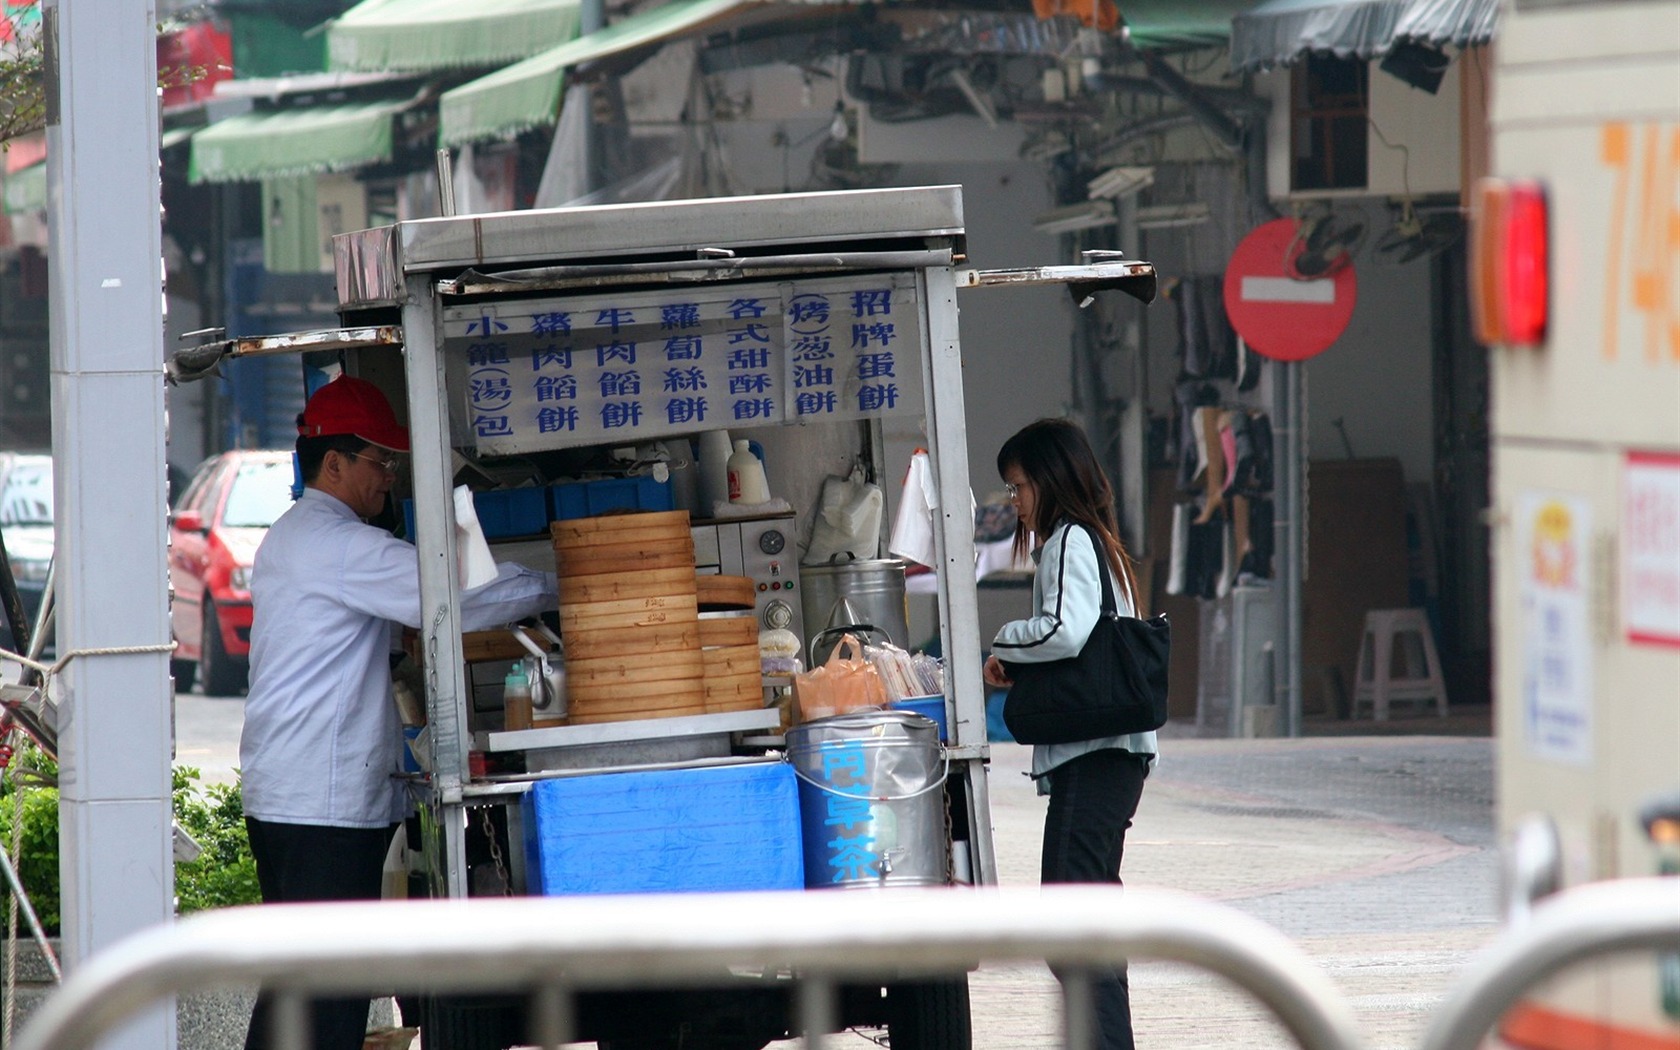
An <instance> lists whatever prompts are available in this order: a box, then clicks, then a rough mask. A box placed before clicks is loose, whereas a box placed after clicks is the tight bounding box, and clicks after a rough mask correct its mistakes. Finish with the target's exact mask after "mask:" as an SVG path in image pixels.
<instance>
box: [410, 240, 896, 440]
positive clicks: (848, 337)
mask: <svg viewBox="0 0 1680 1050" xmlns="http://www.w3.org/2000/svg"><path fill="white" fill-rule="evenodd" d="M916 287H917V285H916V278H915V275H914V274H911V273H895V274H882V275H873V276H861V277H860V276H847V277H829V278H820V279H810V280H798V281H790V282H780V283H776V284H751V285H733V284H731V285H711V286H699V287H695V286H685V287H682V288H674V289H660V290H656V291H637V292H606V293H591V294H588V295H575V296H567V297H565V298H560V299H543V300H520V301H497V302H491V303H479V304H474V305H471V306H458V307H450V308H448V309H446V310H445V311H444V314H443V335H444V353H445V355H446V357H447V359H448V361H449V374H450V376H451V378H452V381H453V380H455V379H456V378H457V377H459V376H462V375H463V374H464V376H465V387H464V393H465V404H464V405H462V406H461V408H462V411H463V412H464V415H463V416H462V419H461V420H458V421H457V427H458V428H459V427H460V426H461V425H462V423H463V422H464V429H465V431H466V436H467V438H468V440H469V442H470V443H472V444H474V445H475V446H476V448H477V450H478V451H479V452H480V453H483V454H487V455H506V454H511V453H518V452H532V451H538V450H541V449H548V448H561V447H568V446H574V445H580V444H593V443H606V442H612V443H615V444H616V443H630V442H634V441H639V440H642V439H653V438H658V437H663V436H666V435H670V434H686V433H693V432H696V431H701V430H712V429H716V428H719V427H754V426H767V425H770V424H791V423H810V422H821V421H825V420H846V419H862V418H872V417H876V416H882V415H920V414H921V412H922V372H921V361H922V340H923V333H922V324H921V304H920V302H919V301H918V299H917V295H916ZM457 433H459V430H457Z"/></svg>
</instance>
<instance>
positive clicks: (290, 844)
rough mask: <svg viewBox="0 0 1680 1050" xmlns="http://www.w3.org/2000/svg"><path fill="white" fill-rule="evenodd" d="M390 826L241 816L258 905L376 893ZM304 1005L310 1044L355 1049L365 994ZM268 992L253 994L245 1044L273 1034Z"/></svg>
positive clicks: (261, 1048) (363, 1030) (261, 1044)
mask: <svg viewBox="0 0 1680 1050" xmlns="http://www.w3.org/2000/svg"><path fill="white" fill-rule="evenodd" d="M395 830H396V826H395V825H392V826H390V827H383V828H335V827H327V826H324V825H318V824H277V823H273V822H270V821H266V820H256V819H253V818H251V817H246V818H245V831H246V833H247V834H248V835H249V836H250V838H251V856H252V857H253V858H255V859H256V862H257V883H258V885H260V886H261V887H262V898H263V903H264V904H282V903H296V902H300V901H355V900H378V899H379V896H380V888H381V882H382V879H383V876H384V868H385V854H386V851H388V850H389V849H390V848H391V835H392V833H393V832H395ZM310 1005H311V1011H310V1035H311V1039H312V1042H311V1044H310V1045H311V1046H312V1047H313V1048H314V1050H361V1046H362V1040H363V1038H364V1036H365V1035H366V1034H367V1020H368V1000H367V998H366V997H365V996H364V997H362V998H360V999H316V1000H315V1001H314V1002H313V1003H311V1004H310ZM272 1008H273V1003H272V1000H271V998H270V997H269V996H268V995H267V994H259V995H258V996H257V1006H256V1009H255V1010H253V1011H252V1012H251V1026H250V1028H249V1029H247V1031H246V1033H245V1047H246V1050H266V1048H267V1047H268V1046H269V1045H270V1042H271V1035H272V1033H271V1032H270V1031H269V1025H270V1023H271V1022H270V1021H269V1012H270V1010H271V1009H272Z"/></svg>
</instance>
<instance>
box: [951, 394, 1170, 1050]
mask: <svg viewBox="0 0 1680 1050" xmlns="http://www.w3.org/2000/svg"><path fill="white" fill-rule="evenodd" d="M997 464H998V473H999V474H1000V475H1001V476H1002V477H1003V480H1004V483H1005V485H1006V486H1007V487H1008V489H1009V498H1010V500H1011V501H1012V502H1013V503H1014V504H1015V510H1016V512H1017V514H1018V515H1019V520H1018V521H1017V523H1016V526H1015V552H1016V556H1017V557H1019V556H1020V555H1021V554H1024V553H1026V552H1027V550H1028V548H1029V546H1031V544H1032V543H1037V546H1036V547H1032V557H1033V560H1034V561H1035V562H1037V564H1038V568H1037V570H1036V572H1035V573H1034V575H1033V614H1032V616H1031V617H1029V618H1028V619H1025V620H1012V621H1010V622H1009V623H1006V624H1004V625H1003V627H1002V628H1001V629H1000V630H999V631H998V634H997V638H996V639H995V640H994V641H993V642H992V655H991V656H990V657H988V658H987V660H986V667H985V672H984V677H985V679H986V682H987V684H989V685H993V686H999V687H1005V686H1008V685H1009V674H1008V671H1007V669H1006V668H1005V667H1004V666H1003V663H1002V662H1001V661H1000V658H1001V660H1002V661H1008V662H1010V663H1039V662H1046V661H1050V660H1061V659H1064V658H1066V657H1070V656H1076V655H1078V653H1079V651H1080V650H1081V649H1082V648H1084V646H1085V640H1086V639H1087V638H1089V637H1090V634H1091V629H1092V628H1093V627H1095V626H1096V623H1097V617H1098V612H1099V610H1100V609H1101V606H1102V580H1101V577H1099V576H1098V575H1097V574H1098V573H1099V572H1102V573H1107V574H1108V577H1109V584H1110V586H1111V587H1112V588H1113V590H1114V598H1115V602H1116V604H1117V605H1118V606H1119V609H1120V612H1121V613H1122V614H1123V615H1133V616H1135V615H1136V614H1137V612H1136V597H1135V596H1136V593H1137V584H1136V579H1135V578H1134V577H1133V575H1132V572H1131V567H1130V564H1129V559H1128V558H1127V556H1126V551H1125V549H1124V548H1123V547H1122V546H1121V545H1120V539H1119V530H1118V528H1117V526H1116V522H1115V518H1114V490H1113V488H1112V487H1111V486H1110V485H1109V482H1108V478H1107V477H1106V476H1105V475H1104V474H1103V471H1102V467H1101V465H1099V464H1098V462H1097V457H1096V453H1094V452H1093V451H1092V450H1091V443H1090V441H1089V440H1088V439H1087V438H1086V437H1085V432H1084V431H1083V430H1081V429H1080V427H1079V425H1078V424H1077V423H1074V422H1072V421H1071V420H1066V419H1041V420H1039V421H1038V422H1036V423H1033V424H1031V425H1030V426H1028V427H1026V428H1025V429H1023V430H1021V431H1020V432H1019V433H1017V434H1016V435H1015V436H1014V437H1012V438H1010V439H1009V440H1008V441H1006V442H1004V444H1003V448H1002V449H1000V450H999V451H998V458H997ZM1082 525H1088V526H1090V527H1091V528H1092V529H1094V530H1095V532H1096V535H1097V536H1098V537H1100V538H1101V546H1100V547H1099V546H1098V545H1096V544H1094V543H1092V540H1091V533H1090V532H1088V531H1087V530H1086V529H1084V528H1081V527H1080V526H1082ZM1029 538H1030V539H1029ZM1155 753H1156V746H1155V734H1154V733H1134V734H1130V735H1127V736H1112V737H1102V738H1100V739H1095V740H1080V741H1076V742H1073V743H1068V744H1046V745H1039V746H1036V747H1034V748H1033V757H1032V775H1033V779H1034V781H1035V782H1036V783H1037V784H1038V793H1039V794H1041V795H1049V796H1050V807H1049V812H1048V813H1047V814H1046V816H1045V819H1044V852H1043V857H1042V860H1041V874H1040V878H1041V881H1043V882H1044V883H1047V884H1048V883H1053V882H1109V883H1114V884H1116V885H1119V883H1120V858H1121V854H1122V852H1123V850H1124V848H1125V844H1126V829H1127V828H1128V827H1130V826H1131V824H1132V815H1133V814H1134V813H1136V812H1137V806H1138V798H1139V797H1140V796H1141V795H1142V793H1143V779H1144V777H1145V776H1146V775H1148V772H1149V766H1150V764H1151V763H1152V762H1154V760H1155ZM1059 976H1060V975H1059V974H1058V977H1059ZM1092 989H1093V993H1094V994H1095V997H1096V1010H1097V1027H1098V1029H1099V1034H1100V1040H1099V1043H1098V1045H1099V1046H1100V1047H1101V1048H1102V1050H1132V1045H1133V1044H1132V1013H1131V1001H1130V996H1129V992H1128V989H1127V984H1126V970H1125V967H1123V966H1121V967H1116V968H1115V969H1114V970H1112V971H1107V972H1104V971H1098V972H1097V973H1094V974H1093V975H1092Z"/></svg>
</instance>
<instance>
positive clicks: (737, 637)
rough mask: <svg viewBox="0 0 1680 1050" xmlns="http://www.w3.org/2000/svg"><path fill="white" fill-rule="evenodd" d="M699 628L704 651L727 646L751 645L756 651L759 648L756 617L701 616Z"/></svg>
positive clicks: (708, 614) (701, 646)
mask: <svg viewBox="0 0 1680 1050" xmlns="http://www.w3.org/2000/svg"><path fill="white" fill-rule="evenodd" d="M699 627H700V648H702V649H715V648H717V647H718V646H725V645H726V646H740V645H750V646H752V647H753V649H754V650H755V651H756V650H757V648H758V618H757V617H755V616H751V615H747V616H727V615H726V616H716V615H714V614H711V613H706V614H703V615H701V617H700V620H699Z"/></svg>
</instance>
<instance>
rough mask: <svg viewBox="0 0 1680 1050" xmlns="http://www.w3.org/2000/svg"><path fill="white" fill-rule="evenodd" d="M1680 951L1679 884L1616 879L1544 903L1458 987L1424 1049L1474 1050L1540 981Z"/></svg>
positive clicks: (1504, 937) (1669, 880) (1492, 948)
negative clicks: (1597, 964) (1582, 965)
mask: <svg viewBox="0 0 1680 1050" xmlns="http://www.w3.org/2000/svg"><path fill="white" fill-rule="evenodd" d="M1676 950H1680V879H1674V878H1647V879H1618V880H1614V881H1611V882H1601V883H1594V884H1592V885H1587V886H1581V887H1578V888H1575V889H1571V890H1567V891H1565V892H1563V893H1559V894H1557V895H1555V896H1551V897H1546V898H1544V899H1542V900H1541V901H1540V902H1539V903H1537V904H1535V905H1534V908H1533V911H1532V912H1530V914H1529V918H1528V919H1527V921H1526V922H1524V923H1523V924H1522V925H1520V926H1516V927H1513V928H1512V929H1511V930H1509V931H1508V932H1507V933H1505V934H1503V935H1502V936H1501V937H1500V938H1499V939H1498V940H1496V941H1494V942H1493V944H1492V945H1490V946H1489V947H1488V949H1487V950H1486V951H1485V952H1483V953H1482V954H1481V955H1480V956H1479V957H1477V959H1476V960H1475V961H1474V962H1473V963H1472V964H1471V966H1470V968H1469V969H1468V970H1467V971H1466V972H1465V973H1464V974H1463V975H1462V976H1461V977H1460V978H1458V979H1456V980H1454V982H1453V989H1452V992H1451V993H1450V994H1449V995H1448V996H1447V999H1446V1001H1445V1002H1443V1003H1442V1004H1441V1008H1440V1010H1439V1011H1438V1012H1437V1013H1436V1014H1435V1018H1434V1020H1433V1021H1432V1022H1431V1023H1430V1026H1429V1028H1428V1030H1427V1031H1426V1032H1425V1033H1424V1039H1423V1044H1422V1050H1475V1048H1477V1047H1479V1046H1480V1045H1481V1042H1482V1037H1483V1036H1485V1035H1486V1034H1487V1033H1488V1032H1489V1031H1490V1030H1491V1029H1492V1028H1493V1026H1494V1025H1495V1024H1497V1023H1498V1022H1499V1019H1500V1018H1501V1017H1503V1016H1504V1014H1505V1011H1506V1010H1508V1009H1510V1008H1511V1007H1512V1006H1514V1005H1516V1002H1517V1000H1518V999H1520V998H1521V997H1522V995H1523V993H1524V992H1526V991H1527V990H1528V989H1530V988H1532V987H1533V986H1534V985H1535V984H1537V983H1538V982H1540V981H1543V980H1545V979H1546V978H1548V977H1551V976H1553V975H1555V974H1557V973H1559V972H1561V971H1563V970H1564V969H1566V968H1567V967H1569V966H1571V965H1573V964H1575V963H1578V962H1581V961H1583V960H1586V959H1591V958H1595V957H1598V956H1604V955H1610V954H1613V953H1616V952H1629V951H1676Z"/></svg>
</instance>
